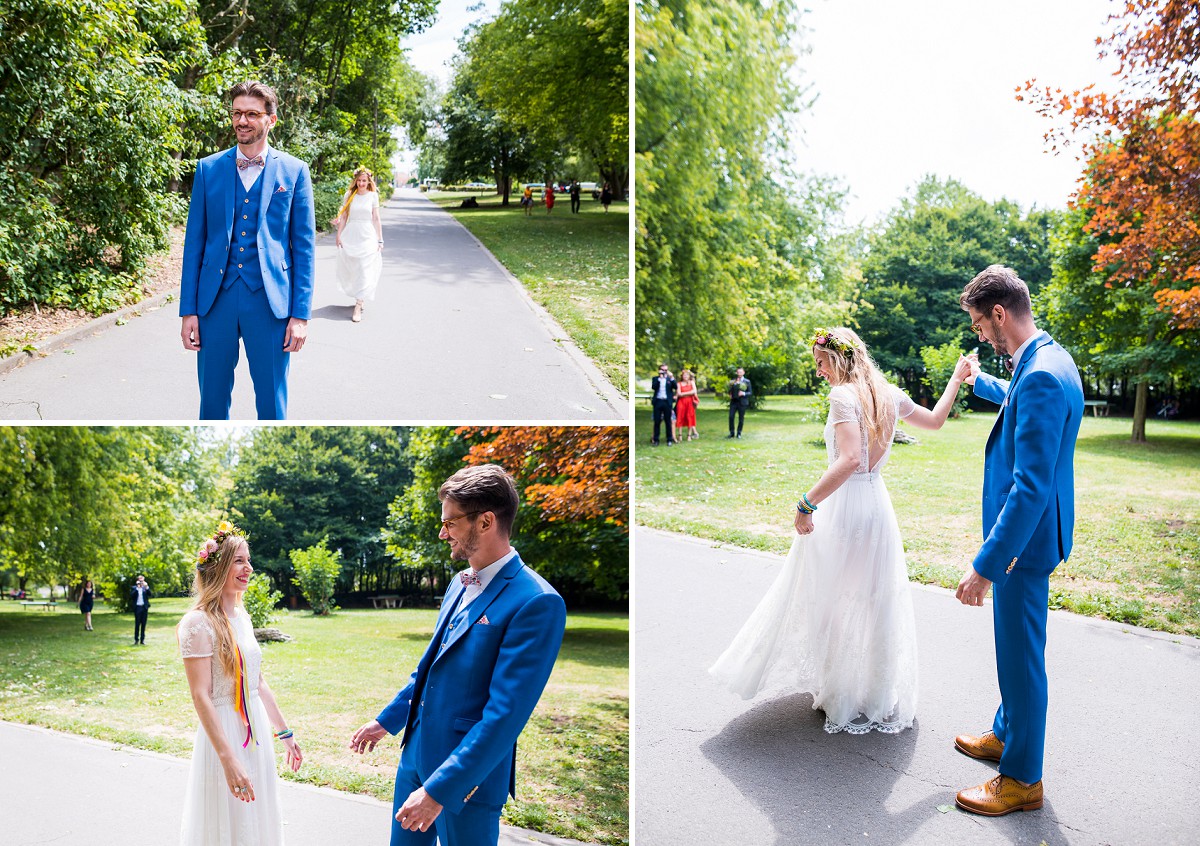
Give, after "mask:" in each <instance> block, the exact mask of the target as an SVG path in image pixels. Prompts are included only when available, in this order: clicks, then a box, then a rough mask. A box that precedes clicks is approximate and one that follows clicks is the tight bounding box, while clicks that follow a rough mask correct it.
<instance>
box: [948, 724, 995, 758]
mask: <svg viewBox="0 0 1200 846" xmlns="http://www.w3.org/2000/svg"><path fill="white" fill-rule="evenodd" d="M954 748H955V749H957V750H958V751H959V752H961V753H963V754H964V755H970V756H971V757H972V758H978V759H979V760H981V761H999V760H1000V756H1001V755H1002V754H1003V753H1004V744H1003V743H1001V742H1000V741H999V740H997V739H996V735H995V734H993V733H992V732H990V731H986V732H984V733H983V734H981V735H979V736H978V737H976V736H975V735H973V734H960V735H959V736H958V737H956V738H954Z"/></svg>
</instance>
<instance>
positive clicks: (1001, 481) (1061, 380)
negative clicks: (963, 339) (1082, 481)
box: [972, 332, 1083, 582]
mask: <svg viewBox="0 0 1200 846" xmlns="http://www.w3.org/2000/svg"><path fill="white" fill-rule="evenodd" d="M975 394H976V396H979V397H982V398H984V399H986V400H990V401H991V402H996V403H1000V414H999V415H998V416H997V418H996V423H995V425H994V426H993V427H992V433H991V435H990V436H989V437H988V442H987V449H986V450H985V452H984V472H983V536H984V541H983V546H982V547H981V548H980V550H979V553H978V554H977V555H976V556H975V561H974V562H973V564H972V566H973V567H974V568H975V572H977V573H979V574H980V575H981V576H983V577H984V578H987V579H990V580H991V581H993V582H1003V581H1004V580H1005V579H1006V578H1007V576H1008V573H1010V572H1011V571H1012V570H1013V568H1015V567H1026V568H1030V569H1033V570H1035V571H1044V572H1046V573H1049V572H1050V571H1052V570H1053V569H1054V568H1055V567H1057V566H1058V564H1059V562H1060V561H1065V560H1066V559H1067V557H1068V556H1069V555H1070V554H1071V534H1072V531H1073V530H1074V527H1075V471H1074V459H1075V437H1076V436H1077V435H1078V434H1079V423H1080V421H1081V420H1082V418H1083V384H1082V383H1081V382H1080V380H1079V370H1078V369H1077V368H1076V367H1075V362H1074V360H1072V358H1071V355H1070V353H1068V352H1067V351H1066V350H1064V349H1063V348H1062V347H1060V346H1059V345H1058V344H1056V343H1055V342H1054V341H1053V340H1052V339H1051V338H1050V336H1049V335H1048V334H1046V333H1045V332H1041V333H1039V334H1037V335H1035V336H1034V338H1033V340H1031V341H1030V342H1029V346H1027V347H1026V348H1025V352H1024V353H1023V354H1022V356H1021V360H1020V361H1019V362H1018V364H1017V369H1016V371H1015V372H1014V373H1013V377H1012V381H1011V382H1005V381H1003V380H1001V379H997V378H995V377H994V376H989V375H987V374H985V373H981V374H979V376H978V377H977V378H976V379H975Z"/></svg>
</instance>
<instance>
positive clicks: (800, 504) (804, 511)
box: [796, 499, 816, 514]
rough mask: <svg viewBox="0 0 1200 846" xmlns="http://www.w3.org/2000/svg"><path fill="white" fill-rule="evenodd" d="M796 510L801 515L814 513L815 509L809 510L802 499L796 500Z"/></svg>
mask: <svg viewBox="0 0 1200 846" xmlns="http://www.w3.org/2000/svg"><path fill="white" fill-rule="evenodd" d="M796 510H797V511H799V512H800V513H801V514H812V513H813V512H814V511H816V509H815V508H810V507H809V506H808V505H806V504H805V503H804V500H803V499H798V500H796Z"/></svg>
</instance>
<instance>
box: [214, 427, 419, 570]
mask: <svg viewBox="0 0 1200 846" xmlns="http://www.w3.org/2000/svg"><path fill="white" fill-rule="evenodd" d="M407 436H408V433H407V431H406V430H394V429H389V428H385V427H375V426H352V427H351V426H339V427H334V426H310V427H303V426H287V427H279V428H260V429H256V430H255V431H254V433H253V435H252V436H251V437H250V438H249V439H247V440H246V441H245V442H243V444H242V445H241V449H240V454H239V460H238V464H237V468H236V469H235V471H234V474H233V478H234V484H233V491H232V493H231V495H230V505H231V507H232V510H233V511H235V512H236V513H237V514H238V515H240V516H239V518H238V520H237V522H238V524H239V525H241V526H242V527H243V528H245V529H246V530H247V532H248V534H249V536H250V544H251V548H252V550H253V553H254V560H255V566H256V567H257V568H259V569H260V570H265V571H267V572H269V573H271V575H272V577H273V578H274V580H275V583H276V584H277V585H278V586H280V587H283V588H285V589H286V588H287V587H288V585H289V584H290V581H291V579H290V577H289V574H290V569H291V561H290V552H291V550H293V549H299V548H306V547H311V546H313V545H314V544H317V543H319V542H320V541H321V539H322V538H328V541H329V544H330V546H331V547H332V548H333V549H334V550H336V551H338V552H339V553H340V554H341V560H342V562H343V568H344V569H343V572H342V574H341V576H340V578H339V581H338V588H339V590H341V591H354V590H370V589H377V588H378V587H379V585H380V582H381V580H382V579H383V578H384V576H385V573H386V571H387V569H388V567H389V565H390V562H389V561H388V559H387V557H386V550H385V547H384V542H383V538H382V537H381V536H380V529H381V527H382V526H383V524H384V521H385V519H386V517H387V512H388V503H389V502H391V500H392V499H393V498H394V497H395V495H396V491H400V490H403V489H404V488H405V487H406V486H407V484H408V482H409V479H410V478H411V471H410V469H409V465H408V462H407V461H406V460H405V458H404V456H405V442H406V439H407Z"/></svg>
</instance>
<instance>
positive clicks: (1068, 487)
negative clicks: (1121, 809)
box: [954, 265, 1084, 816]
mask: <svg viewBox="0 0 1200 846" xmlns="http://www.w3.org/2000/svg"><path fill="white" fill-rule="evenodd" d="M960 302H961V305H962V308H963V310H964V311H966V312H967V313H968V314H969V315H970V317H971V324H972V325H971V331H972V332H974V333H976V334H977V335H978V336H979V339H980V341H986V342H988V343H990V344H991V345H992V347H993V349H995V351H996V352H997V354H999V355H1002V356H1005V355H1011V356H1012V364H1011V368H1012V380H1011V381H1009V382H1005V381H1003V380H1001V379H997V378H995V377H993V376H989V375H987V374H986V373H982V372H980V371H979V363H978V361H977V360H972V361H971V365H972V368H971V369H972V378H968V379H967V381H968V382H971V383H973V384H974V387H975V395H976V396H979V397H982V398H984V399H986V400H990V401H991V402H994V403H997V404H999V405H1000V414H999V416H998V417H997V418H996V423H995V425H994V426H993V427H992V433H991V435H990V436H989V437H988V442H987V448H986V450H985V451H984V473H983V536H984V541H983V546H982V547H980V550H979V552H978V554H977V555H976V556H975V560H974V562H973V563H972V565H971V567H969V568H968V569H967V571H966V573H965V574H964V575H963V578H962V581H961V582H960V583H959V585H958V593H957V596H958V599H959V600H960V601H961V602H962V603H963V604H964V605H982V604H983V598H984V596H986V594H987V592H988V588H989V587H994V592H993V595H992V618H993V625H994V627H995V637H996V674H997V677H998V680H999V683H1000V707H999V709H998V710H997V711H996V716H995V719H994V720H993V722H992V730H991V731H989V732H985V733H984V734H982V735H979V736H974V735H960V736H959V737H957V738H955V741H954V745H955V748H957V749H958V750H959V751H960V752H962V753H964V754H966V755H969V756H971V757H973V758H979V759H981V760H987V761H998V762H999V771H1000V774H999V775H998V776H996V777H995V778H993V779H991V780H990V781H988V782H986V783H984V784H981V785H979V786H978V787H973V788H969V789H967V790H963V791H960V792H959V793H958V796H957V799H956V804H957V805H958V806H959V807H960V808H962V809H964V810H967V811H971V812H972V813H976V814H983V815H985V816H1001V815H1003V814H1007V813H1010V812H1012V811H1029V810H1034V809H1036V808H1040V807H1042V801H1043V793H1042V756H1043V751H1044V748H1045V741H1046V707H1047V695H1046V617H1047V611H1046V608H1047V601H1048V599H1049V592H1050V574H1051V573H1052V572H1053V571H1054V568H1055V567H1057V566H1058V564H1059V562H1061V561H1065V560H1066V559H1067V556H1069V555H1070V554H1071V535H1072V530H1073V528H1074V523H1075V478H1074V467H1073V462H1074V457H1075V438H1076V436H1077V435H1078V434H1079V423H1080V421H1081V420H1082V419H1083V407H1084V406H1083V385H1082V383H1081V382H1080V379H1079V370H1078V369H1077V368H1076V367H1075V362H1074V361H1073V360H1072V358H1071V355H1070V353H1068V352H1067V351H1066V350H1064V349H1063V348H1062V347H1060V346H1059V345H1058V344H1056V343H1055V342H1054V340H1053V339H1051V337H1050V336H1049V335H1048V334H1046V333H1045V332H1042V331H1039V330H1038V328H1037V326H1035V325H1034V322H1033V313H1032V310H1031V308H1030V300H1029V289H1028V287H1026V285H1025V283H1024V282H1022V281H1021V279H1020V278H1019V277H1018V276H1017V274H1016V272H1015V271H1013V270H1012V269H1010V268H1007V267H1004V266H1002V265H992V266H991V267H989V268H987V269H986V270H984V271H983V272H982V273H980V274H979V275H978V276H976V277H975V278H974V279H972V280H971V282H970V284H968V285H967V287H966V288H965V289H964V290H963V293H962V296H961V297H960Z"/></svg>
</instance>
